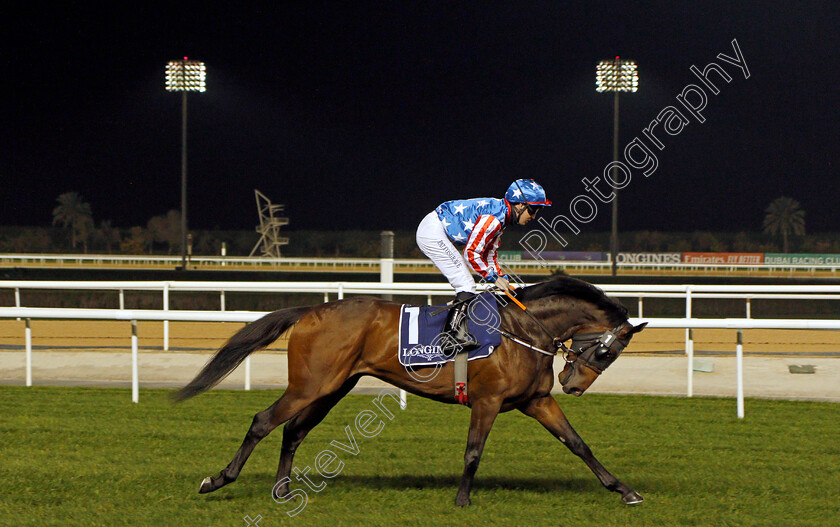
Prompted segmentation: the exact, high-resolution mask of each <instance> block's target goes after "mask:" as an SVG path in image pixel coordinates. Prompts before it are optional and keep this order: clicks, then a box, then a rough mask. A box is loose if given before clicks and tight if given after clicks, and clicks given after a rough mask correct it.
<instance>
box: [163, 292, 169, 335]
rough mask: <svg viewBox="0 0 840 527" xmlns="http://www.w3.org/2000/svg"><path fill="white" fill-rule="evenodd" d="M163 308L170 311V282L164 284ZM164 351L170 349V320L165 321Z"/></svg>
mask: <svg viewBox="0 0 840 527" xmlns="http://www.w3.org/2000/svg"><path fill="white" fill-rule="evenodd" d="M163 310H164V311H169V282H166V283H164V284H163ZM163 351H169V321H168V320H164V321H163Z"/></svg>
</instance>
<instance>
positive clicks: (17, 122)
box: [0, 0, 840, 232]
mask: <svg viewBox="0 0 840 527" xmlns="http://www.w3.org/2000/svg"><path fill="white" fill-rule="evenodd" d="M136 4H137V6H138V7H134V8H131V7H126V6H130V5H132V3H122V2H120V3H113V5H114V6H119V7H112V8H109V9H105V10H103V9H96V10H93V9H89V10H88V9H83V8H80V7H72V8H71V7H61V8H55V7H51V8H49V9H46V8H44V7H43V6H40V5H38V4H36V3H32V4H31V6H30V4H29V3H26V4H23V3H18V4H17V5H16V6H15V8H14V10H13V11H11V12H8V13H6V14H5V15H4V20H5V24H4V25H5V29H4V33H6V42H7V44H6V46H5V52H4V53H3V59H2V62H3V68H4V73H3V78H4V85H5V86H6V90H5V91H6V96H5V97H4V104H3V115H2V122H3V137H4V139H3V141H2V185H0V197H2V203H3V206H2V207H0V225H49V224H50V222H51V220H52V216H51V212H52V209H53V208H54V206H55V205H56V201H55V200H56V197H57V196H58V195H59V194H61V193H63V192H67V191H76V192H78V193H80V194H81V195H82V196H83V197H84V198H85V200H86V201H88V202H90V204H91V206H92V209H93V215H94V220H95V221H96V223H97V224H98V223H99V222H100V221H102V220H111V221H112V223H113V224H114V225H116V226H119V227H130V226H133V225H143V226H145V225H146V222H147V221H148V219H149V218H150V217H152V216H154V215H160V214H165V213H166V212H167V211H168V210H169V209H177V208H179V206H180V131H181V97H180V95H179V94H174V93H168V92H166V91H165V90H164V71H165V65H166V63H167V61H169V60H177V59H179V58H181V57H183V56H189V57H190V58H191V59H197V60H202V61H204V62H206V64H207V70H208V90H207V92H206V93H203V94H196V95H192V96H190V98H189V125H188V126H189V142H188V144H189V169H190V173H189V193H188V194H189V209H188V210H189V214H188V217H189V220H190V227H191V228H195V229H212V228H222V229H247V230H252V229H253V228H254V225H255V224H256V223H257V213H256V206H255V202H254V195H253V190H254V188H258V189H260V190H261V191H262V192H264V193H265V194H267V195H268V196H269V197H270V198H271V199H272V200H273V201H275V202H277V203H285V204H286V205H287V214H288V216H289V217H290V218H291V225H290V226H289V229H295V230H298V229H376V230H379V229H395V230H396V229H414V228H415V227H416V225H417V223H418V222H419V221H420V220H421V219H422V217H423V216H424V215H425V214H426V213H427V212H428V211H430V210H432V209H433V208H434V207H435V206H436V205H437V204H439V203H440V202H442V201H446V200H449V199H456V198H466V197H479V196H494V197H501V196H502V195H503V193H504V191H505V189H506V188H507V186H508V184H510V182H511V181H512V180H513V179H514V178H534V179H536V180H537V181H539V182H541V183H542V184H543V185H544V186H545V188H546V190H547V192H548V195H549V198H550V199H552V200H553V201H554V203H555V207H553V209H552V213H551V214H549V217H550V216H553V215H554V214H556V213H564V214H568V207H569V203H570V202H571V201H572V199H573V198H574V197H575V196H577V195H579V194H585V193H586V191H585V189H584V185H583V183H582V182H581V180H582V178H584V177H588V178H590V179H592V178H594V177H597V176H602V173H603V170H604V167H605V166H606V165H607V164H608V163H609V162H610V161H611V159H612V133H613V128H612V126H613V98H612V95H611V94H599V93H596V91H595V66H596V64H597V62H598V61H599V60H603V59H609V58H612V57H614V56H616V55H620V56H621V57H622V58H629V59H633V60H635V61H636V62H637V63H638V67H639V75H640V88H639V91H638V92H637V93H635V94H628V95H624V96H622V97H621V113H620V115H621V134H620V144H621V149H622V150H623V148H624V145H625V144H627V143H628V142H629V141H631V140H632V139H633V138H634V137H637V136H638V137H639V138H641V139H644V136H643V129H644V128H645V127H647V126H648V124H649V123H650V122H651V121H652V120H653V119H655V118H656V116H657V115H658V114H659V113H660V112H661V111H662V110H663V109H664V108H666V107H667V106H669V105H670V106H676V107H678V108H679V109H680V110H684V108H682V107H681V106H679V104H678V102H677V100H676V96H677V95H679V94H680V92H681V91H682V90H683V88H685V87H686V86H687V85H688V84H700V82H699V80H698V79H697V78H696V77H695V76H694V75H692V73H691V72H690V71H689V67H690V66H692V65H695V66H697V67H698V68H700V69H703V68H704V67H705V66H706V65H707V64H708V63H710V62H713V61H714V62H716V63H718V64H719V65H721V66H722V67H723V68H724V70H725V71H726V72H727V73H728V74H729V75H731V77H732V81H731V82H730V83H726V82H724V81H722V80H720V78H719V77H716V76H715V74H712V76H711V77H710V78H712V79H713V82H715V84H716V85H717V86H718V88H719V89H720V93H719V94H718V95H713V94H711V93H710V92H709V91H708V89H706V94H707V95H708V102H707V106H706V108H705V109H704V110H703V112H702V114H703V116H704V117H705V123H702V124H701V123H699V122H698V121H697V120H696V119H695V118H691V117H690V123H689V124H688V126H686V127H685V128H684V129H683V130H682V132H681V133H679V134H678V135H676V136H668V135H667V134H664V133H662V132H661V128H660V132H659V134H660V136H661V137H660V138H661V140H662V143H663V144H664V149H663V150H661V151H659V150H657V151H656V154H657V158H658V163H659V165H658V168H657V170H656V171H655V172H654V173H653V174H652V175H651V176H649V177H645V176H643V175H642V174H641V171H639V170H634V171H633V173H632V180H631V182H630V183H629V185H628V186H627V187H626V188H625V189H624V190H622V191H621V199H620V204H621V212H620V225H621V230H643V229H646V230H669V231H694V230H712V231H736V230H747V231H759V230H760V229H761V220H762V218H763V213H764V209H765V208H766V207H767V205H768V204H769V202H770V201H772V200H773V199H775V198H777V197H779V196H780V195H783V194H784V195H787V196H790V197H792V198H794V199H797V200H799V201H800V202H801V204H802V208H803V209H804V210H805V211H806V227H807V230H808V231H809V232H819V231H840V212H838V205H837V202H838V198H840V192H838V177H840V170H839V169H838V167H840V93H838V92H840V75H838V69H840V36H838V34H840V29H838V28H840V3H838V2H836V1H825V2H771V1H760V2H759V1H745V2H731V0H728V1H714V2H672V1H668V2H640V3H637V2H573V3H570V5H566V3H565V2H524V1H516V2H510V1H508V2H489V3H488V2H378V3H368V2H352V3H341V4H338V3H336V4H335V5H334V4H333V3H319V2H292V3H290V4H291V5H288V6H285V7H277V6H276V5H275V4H277V3H275V2H272V3H266V4H270V5H272V7H270V8H264V9H259V8H248V7H244V6H245V5H247V4H248V3H246V4H243V6H238V5H236V4H231V3H228V4H226V6H225V7H224V8H214V7H212V6H211V4H210V3H205V4H203V5H201V4H199V5H200V6H201V7H195V8H193V9H188V8H185V7H179V6H180V5H181V4H182V3H170V5H169V7H167V8H166V9H160V8H154V7H146V6H145V5H143V4H142V3H136ZM80 5H83V4H80ZM733 39H737V42H738V45H739V47H740V50H741V52H742V53H743V57H744V59H745V62H746V65H747V67H748V69H749V72H750V77H749V78H748V79H745V78H744V74H743V72H742V71H741V70H740V69H738V68H737V67H736V66H733V65H731V64H727V63H726V62H723V61H721V60H720V59H718V58H717V55H718V54H719V53H724V54H726V55H728V56H735V52H734V50H733V46H732V43H731V42H732V40H733ZM648 146H650V143H649V142H648ZM590 196H591V194H590ZM581 228H583V229H586V230H587V231H592V232H595V231H607V230H609V228H610V208H609V205H605V204H601V205H600V207H599V210H598V212H597V215H596V217H595V219H594V220H592V221H591V222H589V223H587V224H582V225H581Z"/></svg>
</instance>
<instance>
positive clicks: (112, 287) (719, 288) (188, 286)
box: [0, 281, 840, 417]
mask: <svg viewBox="0 0 840 527" xmlns="http://www.w3.org/2000/svg"><path fill="white" fill-rule="evenodd" d="M599 287H601V288H602V289H604V290H605V291H606V292H607V293H609V294H610V295H611V296H614V297H633V298H638V302H639V304H638V306H639V307H638V310H639V313H638V314H639V315H640V316H639V317H634V318H632V319H631V321H632V322H633V323H634V324H639V323H641V322H647V323H648V325H649V327H651V328H685V330H686V348H685V349H686V357H687V389H686V394H687V395H688V396H689V397H691V396H692V395H693V369H694V368H693V363H694V342H693V334H692V330H693V329H698V328H725V329H737V330H739V331H738V342H737V345H736V364H737V366H736V368H737V401H738V402H737V406H738V416H739V417H743V413H744V410H743V349H742V346H741V330H743V329H822V330H838V329H840V321H836V320H803V319H798V320H797V319H793V320H790V319H753V318H750V302H751V300H753V299H759V298H761V299H803V298H806V299H810V300H838V299H840V286H807V285H791V286H785V285H750V286H744V285H741V286H735V285H623V284H622V285H615V284H614V285H600V286H599ZM0 289H14V290H15V303H16V306H15V307H3V308H0V318H19V319H24V320H26V329H25V343H26V344H25V348H26V384H27V386H31V384H32V359H31V354H32V343H31V327H30V324H29V321H30V320H31V319H70V320H124V321H131V327H132V336H131V354H132V400H133V401H135V402H137V401H138V400H139V383H138V372H137V368H138V365H137V353H138V346H137V321H139V320H144V321H163V322H164V349H168V345H169V343H168V338H169V336H168V322H169V321H197V322H249V321H252V320H256V319H257V318H259V317H261V316H263V315H264V314H265V313H262V312H252V311H225V309H224V293H225V291H249V292H282V293H302V292H303V293H317V294H323V295H324V301H328V300H329V295H330V294H335V295H336V296H337V298H339V299H341V298H343V297H344V295H345V294H373V295H383V294H392V295H422V296H426V297H427V301H428V303H432V296H441V295H443V296H447V297H449V296H451V295H452V291H451V288H450V286H449V285H448V284H423V283H394V284H381V283H377V282H258V283H253V282H50V281H0ZM22 289H24V290H25V289H38V290H50V289H63V290H106V291H114V292H118V293H119V299H120V309H67V308H32V307H22V306H21V305H20V290H22ZM125 291H161V292H162V295H163V307H164V309H162V310H139V309H124V292H125ZM173 291H205V292H206V291H210V292H219V293H220V310H219V311H186V310H170V309H169V294H170V293H171V292H173ZM649 297H659V298H684V299H685V305H686V308H685V316H684V317H683V318H644V317H643V316H642V313H643V299H644V298H649ZM696 298H743V299H745V300H746V304H745V309H746V317H745V318H716V319H698V318H693V317H692V300H693V299H696ZM245 379H246V380H245V387H246V389H250V362H249V361H247V360H246V362H245Z"/></svg>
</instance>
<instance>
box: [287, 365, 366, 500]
mask: <svg viewBox="0 0 840 527" xmlns="http://www.w3.org/2000/svg"><path fill="white" fill-rule="evenodd" d="M358 381H359V378H358V377H354V378H350V379H348V380H347V382H345V383H344V384H343V385H342V386H341V388H339V389H338V390H337V391H335V392H333V393H331V394H329V395H327V396H325V397H322V398H320V399H318V400H317V401H315V402H314V403H312V404H310V405H309V406H307V407H306V408H305V409H304V410H303V411H301V412H300V413H299V414H297V415H296V416H294V417H293V418H292V419H290V420H289V422H288V423H286V426H284V427H283V446H282V448H281V450H280V463H279V465H278V467H277V480H276V481H277V482H278V483H279V482H281V481H283V480H284V479H287V481H285V482H284V483H282V484H281V485H279V486H278V485H276V484H275V488H274V493H275V495H276V496H278V497H279V496H284V495H285V494H288V492H289V480H290V474H291V472H292V463H293V462H294V459H295V451H297V448H298V446H300V444H301V443H302V442H303V440H304V439H305V438H306V435H307V434H308V433H309V431H310V430H312V429H313V428H315V427H316V426H317V425H318V423H320V422H321V421H322V420H323V419H324V417H326V416H327V414H328V413H329V411H330V410H332V408H333V406H335V405H336V403H338V401H340V400H341V399H342V398H344V396H345V395H347V394H348V393H349V392H350V390H352V389H353V387H354V386H356V383H357V382H358Z"/></svg>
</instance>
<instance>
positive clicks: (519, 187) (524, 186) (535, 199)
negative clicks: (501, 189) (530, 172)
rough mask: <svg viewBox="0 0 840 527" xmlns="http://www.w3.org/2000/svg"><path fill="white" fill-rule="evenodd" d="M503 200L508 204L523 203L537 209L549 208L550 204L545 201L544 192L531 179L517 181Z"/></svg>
mask: <svg viewBox="0 0 840 527" xmlns="http://www.w3.org/2000/svg"><path fill="white" fill-rule="evenodd" d="M505 199H506V200H507V201H508V202H509V203H525V204H526V205H536V206H539V207H550V206H551V202H550V201H549V200H547V199H545V190H544V189H543V188H542V186H541V185H540V184H539V183H537V182H536V181H534V180H533V179H517V180H516V181H514V182H513V183H511V185H510V186H509V187H508V189H507V192H505Z"/></svg>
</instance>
